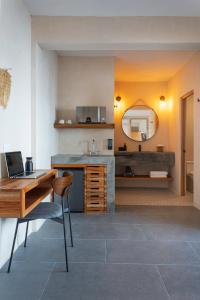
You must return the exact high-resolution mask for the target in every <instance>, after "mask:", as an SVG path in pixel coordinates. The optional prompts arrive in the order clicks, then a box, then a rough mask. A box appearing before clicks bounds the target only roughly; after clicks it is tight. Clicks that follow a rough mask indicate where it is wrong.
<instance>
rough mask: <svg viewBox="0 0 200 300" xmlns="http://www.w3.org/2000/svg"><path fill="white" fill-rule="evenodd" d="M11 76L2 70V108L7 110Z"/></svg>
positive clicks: (0, 90)
mask: <svg viewBox="0 0 200 300" xmlns="http://www.w3.org/2000/svg"><path fill="white" fill-rule="evenodd" d="M10 90H11V75H10V74H9V72H8V70H6V69H1V68H0V106H3V107H4V108H6V106H7V104H8V100H9V97H10Z"/></svg>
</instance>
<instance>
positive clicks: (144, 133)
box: [122, 105, 158, 142]
mask: <svg viewBox="0 0 200 300" xmlns="http://www.w3.org/2000/svg"><path fill="white" fill-rule="evenodd" d="M157 128H158V116H157V114H156V113H155V111H154V110H153V109H152V108H151V107H148V106H145V105H137V106H133V107H130V108H129V109H128V110H127V111H126V112H125V113H124V115H123V118H122V129H123V131H124V133H125V134H126V135H127V136H128V137H129V138H131V139H132V140H134V141H137V142H144V141H147V140H148V139H150V138H152V136H154V134H155V133H156V130H157Z"/></svg>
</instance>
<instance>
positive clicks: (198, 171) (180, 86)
mask: <svg viewBox="0 0 200 300" xmlns="http://www.w3.org/2000/svg"><path fill="white" fill-rule="evenodd" d="M199 86H200V54H199V53H198V54H196V55H195V56H194V57H193V59H192V60H191V61H190V62H188V63H187V64H186V65H185V66H184V67H183V68H182V69H181V70H180V71H179V72H178V73H177V74H176V75H175V76H174V77H173V78H172V79H171V80H170V81H169V83H168V99H169V105H170V113H169V149H170V150H171V151H175V153H176V165H175V169H174V174H173V175H174V181H173V189H174V191H175V192H176V193H178V194H179V193H180V179H181V176H180V175H181V155H180V154H181V100H180V97H182V96H183V95H184V94H186V93H187V92H189V91H191V90H194V204H195V205H196V206H198V207H199V208H200V185H199V180H200V167H199V166H200V117H199V116H200V102H198V101H197V98H199V97H200V89H199Z"/></svg>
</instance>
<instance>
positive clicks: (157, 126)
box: [121, 104, 159, 143]
mask: <svg viewBox="0 0 200 300" xmlns="http://www.w3.org/2000/svg"><path fill="white" fill-rule="evenodd" d="M144 106H145V107H147V108H149V109H150V110H152V111H153V112H154V114H155V116H156V130H155V133H154V134H153V135H152V136H151V137H150V138H148V139H147V140H145V141H136V140H134V139H132V138H131V137H129V136H128V135H127V134H126V133H125V132H124V129H123V124H122V120H123V118H124V115H125V113H126V112H127V111H128V110H130V109H131V108H134V107H144ZM121 128H122V132H123V134H124V135H125V136H126V137H127V138H129V139H130V140H131V141H132V142H136V143H145V142H148V141H149V140H151V139H152V138H153V137H154V136H155V135H156V132H157V131H158V128H159V118H158V114H157V113H156V111H155V110H154V109H153V108H152V107H151V106H149V105H146V104H140V105H132V106H129V107H128V108H127V109H126V110H125V111H124V113H123V115H122V118H121Z"/></svg>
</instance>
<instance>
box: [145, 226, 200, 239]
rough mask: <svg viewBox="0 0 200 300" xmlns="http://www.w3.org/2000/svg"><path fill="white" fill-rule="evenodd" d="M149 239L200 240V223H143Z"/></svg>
mask: <svg viewBox="0 0 200 300" xmlns="http://www.w3.org/2000/svg"><path fill="white" fill-rule="evenodd" d="M141 226H142V228H143V230H144V231H145V234H146V235H147V236H148V238H149V239H152V240H153V239H154V240H173V241H191V242H192V241H193V242H195V241H196V242H198V241H199V242H200V224H159V226H158V225H152V224H148V225H141Z"/></svg>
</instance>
